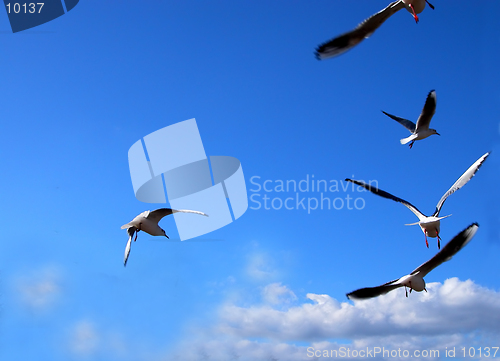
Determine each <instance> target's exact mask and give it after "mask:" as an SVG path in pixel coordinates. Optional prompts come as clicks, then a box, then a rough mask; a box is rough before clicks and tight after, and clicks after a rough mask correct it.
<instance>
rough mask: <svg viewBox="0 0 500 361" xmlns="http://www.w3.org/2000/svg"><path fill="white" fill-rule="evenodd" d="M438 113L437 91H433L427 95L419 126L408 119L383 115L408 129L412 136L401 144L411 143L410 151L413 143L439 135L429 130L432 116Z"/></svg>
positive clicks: (433, 130) (419, 118)
mask: <svg viewBox="0 0 500 361" xmlns="http://www.w3.org/2000/svg"><path fill="white" fill-rule="evenodd" d="M435 112H436V91H435V90H431V91H430V92H429V94H428V95H427V99H426V100H425V105H424V109H422V113H420V116H419V117H418V120H417V124H416V125H415V123H413V122H412V121H409V120H408V119H404V118H400V117H397V116H395V115H391V114H389V113H386V112H384V111H383V110H382V113H384V114H385V115H387V116H388V117H390V118H392V119H394V120H395V121H397V122H398V123H399V124H401V125H402V126H404V127H405V128H406V129H408V130H409V131H410V132H411V133H412V134H411V135H410V136H409V137H408V138H404V139H401V140H400V142H401V144H406V143H408V142H411V143H410V149H411V147H413V143H415V141H416V140H421V139H425V138H427V137H430V136H431V135H433V134H437V135H441V134H439V133H438V132H437V131H436V129H429V124H430V123H431V119H432V116H433V115H434V113H435Z"/></svg>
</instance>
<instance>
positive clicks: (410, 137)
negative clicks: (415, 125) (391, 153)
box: [399, 134, 417, 144]
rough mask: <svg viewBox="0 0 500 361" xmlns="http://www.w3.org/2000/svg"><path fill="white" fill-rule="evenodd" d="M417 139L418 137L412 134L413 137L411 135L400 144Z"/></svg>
mask: <svg viewBox="0 0 500 361" xmlns="http://www.w3.org/2000/svg"><path fill="white" fill-rule="evenodd" d="M416 137H417V136H416V135H415V134H412V135H410V136H409V137H408V138H403V139H401V140H400V141H399V142H400V143H401V144H406V143H409V142H411V141H412V140H415V138H416Z"/></svg>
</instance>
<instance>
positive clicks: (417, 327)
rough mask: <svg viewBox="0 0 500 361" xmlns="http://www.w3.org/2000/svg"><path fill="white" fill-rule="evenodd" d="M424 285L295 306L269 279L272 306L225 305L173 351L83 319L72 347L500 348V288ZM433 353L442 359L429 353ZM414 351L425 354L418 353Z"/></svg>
mask: <svg viewBox="0 0 500 361" xmlns="http://www.w3.org/2000/svg"><path fill="white" fill-rule="evenodd" d="M427 288H428V291H429V292H428V293H425V292H422V293H417V292H413V293H412V294H410V295H409V297H408V298H406V297H405V295H404V294H405V292H404V289H399V290H396V291H393V292H390V293H389V294H387V295H384V296H381V297H378V298H375V299H371V300H366V301H356V302H354V303H351V302H347V301H346V302H339V301H338V300H336V299H334V298H332V297H331V296H329V295H318V294H312V293H309V294H307V296H306V297H307V299H308V300H307V301H305V302H302V303H300V304H297V302H296V297H297V296H296V295H295V293H294V292H293V291H291V290H290V289H289V288H288V287H286V286H283V285H282V284H281V283H272V284H269V285H268V286H266V287H264V288H263V289H262V296H263V299H264V300H267V301H268V303H266V304H259V305H257V304H253V305H250V306H245V307H243V306H239V305H237V304H235V302H237V301H234V299H232V300H231V301H228V302H227V303H226V304H224V305H222V306H221V307H220V309H219V312H218V314H217V318H216V321H215V323H214V324H213V325H212V326H209V327H194V326H193V327H192V328H190V329H189V330H188V332H187V333H186V337H185V339H184V341H182V342H180V343H178V344H177V345H176V346H175V348H174V349H171V350H168V351H167V350H165V349H164V348H162V347H161V345H155V346H154V348H155V350H153V349H152V348H151V347H146V349H147V350H148V351H147V352H145V348H144V347H145V345H144V344H142V343H141V342H140V341H138V340H137V339H136V338H135V337H132V336H131V335H128V337H127V338H123V337H118V336H116V337H114V339H115V341H116V340H118V341H120V340H128V341H127V342H123V341H120V342H115V346H113V342H112V340H113V337H112V335H113V334H112V333H111V332H110V331H109V330H107V331H105V332H97V327H96V326H95V325H94V324H92V323H90V322H88V321H81V322H80V323H78V324H76V326H75V327H74V329H73V332H72V342H71V345H72V351H73V354H74V355H79V356H89V355H90V356H93V355H106V356H107V358H108V359H116V360H133V359H148V360H151V361H174V360H175V361H198V360H218V361H231V360H238V361H259V360H264V361H273V360H276V361H277V360H280V361H281V360H287V361H303V360H321V359H333V358H339V357H331V358H325V357H311V356H312V355H313V354H316V355H320V354H321V355H322V356H323V355H324V352H326V353H328V354H330V355H332V354H334V353H335V352H337V355H340V352H344V353H346V352H347V350H349V352H350V355H351V359H359V357H357V355H356V353H359V352H360V351H363V352H368V351H370V350H371V352H372V354H373V356H378V357H370V359H374V360H382V359H387V358H388V357H387V355H385V357H384V356H383V355H382V354H381V352H383V351H384V350H385V351H386V352H390V353H391V354H390V356H391V357H390V358H391V359H394V360H403V359H408V358H407V357H401V356H403V355H404V354H403V352H408V354H409V355H412V359H414V360H436V359H444V358H446V355H445V353H446V352H447V351H449V350H453V349H455V352H456V353H457V358H460V355H459V352H462V351H461V349H462V347H466V348H467V349H468V347H470V346H474V347H476V349H477V348H478V347H482V348H483V350H484V347H487V346H490V347H492V346H496V343H497V340H498V339H499V336H500V297H499V296H500V292H496V291H493V290H490V289H487V288H484V287H481V286H479V285H477V284H475V283H474V282H473V281H471V280H467V281H460V280H459V279H457V278H451V279H448V280H446V281H445V282H444V284H441V283H429V284H427ZM292 300H293V301H294V303H293V304H294V305H293V306H289V307H287V306H286V305H287V301H292ZM242 302H244V303H246V301H245V300H243V301H242ZM289 304H290V303H289ZM116 345H121V346H120V347H117V346H116ZM149 346H153V345H149ZM377 348H379V349H378V350H379V351H380V354H378V355H377V354H375V351H376V350H377ZM308 350H309V352H308ZM398 350H399V353H398ZM353 351H355V355H353V354H352V352H353ZM436 351H438V352H439V357H437V354H432V353H431V352H436ZM415 352H419V353H420V354H421V355H423V356H424V357H416V356H415ZM426 353H427V354H426ZM394 355H396V357H392V356H394ZM352 356H354V357H352ZM342 358H349V357H342Z"/></svg>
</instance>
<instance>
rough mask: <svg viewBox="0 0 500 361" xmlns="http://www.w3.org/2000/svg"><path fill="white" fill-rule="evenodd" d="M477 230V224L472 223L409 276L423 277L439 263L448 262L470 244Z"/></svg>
mask: <svg viewBox="0 0 500 361" xmlns="http://www.w3.org/2000/svg"><path fill="white" fill-rule="evenodd" d="M478 228H479V225H478V224H477V223H472V224H471V225H470V226H469V227H467V228H466V229H464V230H463V231H462V232H460V233H459V234H457V235H456V236H455V237H454V238H453V239H452V240H451V241H449V242H448V243H447V244H446V246H444V247H443V248H442V249H441V251H439V252H438V253H437V254H436V255H435V256H434V257H432V258H431V259H430V260H428V261H427V262H425V263H424V264H422V265H420V266H419V267H418V268H417V269H415V270H414V271H413V272H412V273H411V275H414V274H417V273H419V275H420V276H422V277H425V275H427V273H429V272H430V271H432V270H433V269H434V268H436V267H437V266H439V265H440V264H441V263H443V262H446V261H449V260H450V259H451V258H452V257H453V256H454V255H455V254H456V253H457V252H458V251H460V250H461V249H462V248H463V247H464V246H465V245H466V244H467V243H469V242H470V240H471V239H472V237H474V235H475V234H476V232H477V230H478Z"/></svg>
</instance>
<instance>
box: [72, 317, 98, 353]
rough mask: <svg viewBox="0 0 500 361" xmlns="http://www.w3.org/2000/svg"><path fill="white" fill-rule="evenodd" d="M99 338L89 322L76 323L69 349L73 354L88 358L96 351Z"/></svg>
mask: <svg viewBox="0 0 500 361" xmlns="http://www.w3.org/2000/svg"><path fill="white" fill-rule="evenodd" d="M98 347H99V337H98V334H97V330H96V328H95V326H94V325H93V324H92V323H91V322H89V321H86V320H84V321H80V322H78V323H77V324H76V325H75V326H74V328H73V330H72V332H71V338H70V349H71V351H72V352H73V353H74V354H77V355H80V356H88V355H91V354H93V353H94V352H96V351H97V349H98Z"/></svg>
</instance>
